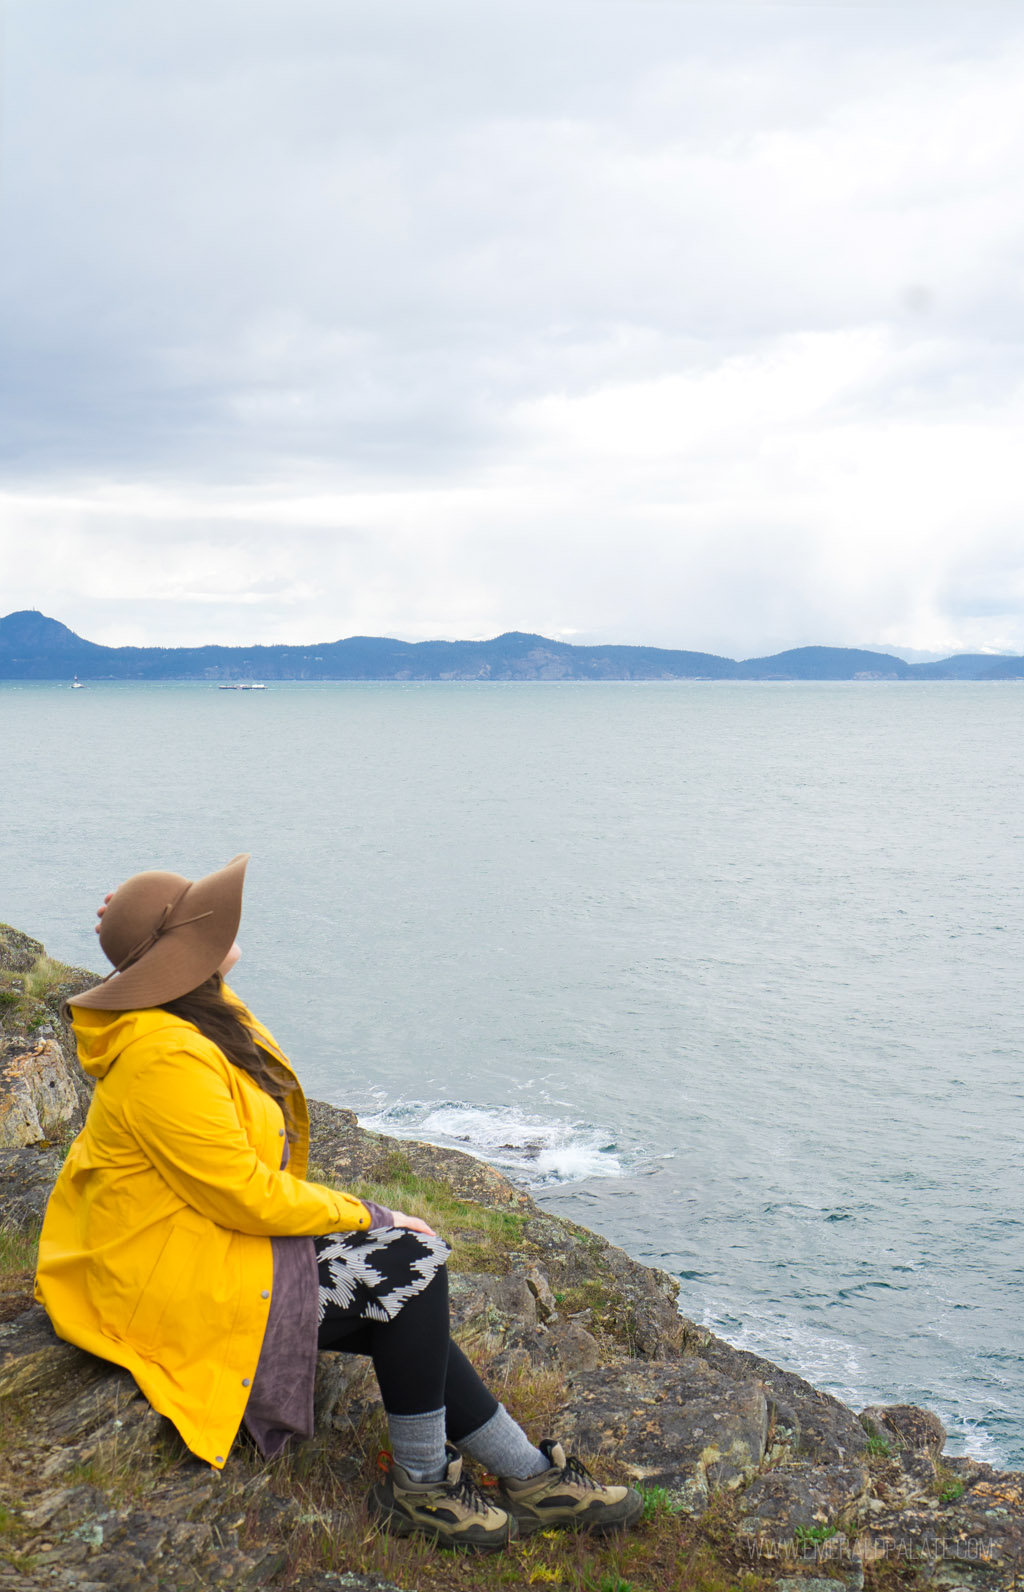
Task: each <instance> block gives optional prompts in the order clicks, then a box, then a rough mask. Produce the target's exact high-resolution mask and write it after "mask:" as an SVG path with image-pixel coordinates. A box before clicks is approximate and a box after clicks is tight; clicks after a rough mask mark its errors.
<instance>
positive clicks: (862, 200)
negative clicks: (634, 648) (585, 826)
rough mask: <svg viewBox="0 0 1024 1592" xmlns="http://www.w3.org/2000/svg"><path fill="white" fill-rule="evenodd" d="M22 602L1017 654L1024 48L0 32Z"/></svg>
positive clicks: (99, 28)
mask: <svg viewBox="0 0 1024 1592" xmlns="http://www.w3.org/2000/svg"><path fill="white" fill-rule="evenodd" d="M4 74H5V81H4V85H3V90H4V102H5V123H4V141H3V149H2V154H0V179H2V181H0V223H2V227H3V236H4V239H5V244H4V249H3V255H2V263H0V298H2V310H0V336H2V337H3V342H4V347H5V349H6V351H7V352H6V356H5V361H4V372H3V390H2V394H0V465H2V481H0V511H2V512H0V525H2V530H0V591H2V593H3V594H4V599H5V600H4V603H3V609H4V611H7V610H9V609H13V608H18V607H24V606H35V607H39V608H42V609H43V610H44V611H46V612H49V613H52V614H54V615H55V616H56V617H58V618H61V619H62V620H64V621H65V622H66V623H69V624H71V625H72V626H73V627H74V628H75V629H77V630H79V631H80V632H81V633H83V634H85V635H87V636H89V637H90V639H94V640H98V641H106V642H110V643H120V642H144V641H146V642H163V643H168V644H178V643H181V644H185V643H191V642H205V641H214V640H217V641H225V642H236V641H237V642H246V641H252V640H264V641H276V640H288V641H306V640H316V639H334V638H336V637H339V636H342V635H347V634H352V633H363V634H367V633H378V634H380V633H385V634H392V635H398V636H402V637H405V638H408V639H414V640H415V639H422V638H425V637H429V636H467V637H468V636H483V635H491V634H494V633H496V632H498V631H500V630H504V629H511V628H516V629H528V630H536V631H540V632H543V633H545V634H550V635H554V636H562V637H565V638H566V639H579V640H607V641H636V642H649V643H653V644H656V645H663V646H681V647H694V648H700V649H706V650H709V651H716V652H721V653H725V654H727V655H729V656H733V657H736V656H749V655H752V654H755V653H758V652H766V651H771V650H775V649H777V648H779V647H783V646H788V645H795V644H800V643H804V642H828V643H831V644H835V645H841V644H859V643H863V642H878V643H889V644H894V645H898V644H902V645H904V646H910V647H920V648H925V649H932V650H935V651H940V652H944V653H945V652H950V651H955V650H976V649H983V648H990V647H991V648H999V649H1007V650H1013V651H1021V650H1024V547H1022V535H1021V525H1022V514H1024V486H1022V484H1021V479H1020V471H1019V468H1018V467H1017V465H1016V455H1017V453H1018V452H1019V441H1018V439H1019V437H1020V435H1021V421H1022V418H1024V417H1022V408H1024V396H1022V370H1021V357H1020V355H1021V347H1022V342H1024V248H1022V243H1024V236H1022V235H1024V217H1022V202H1021V198H1020V182H1019V173H1020V170H1021V167H1022V160H1024V24H1021V23H1020V21H1019V17H1018V15H1017V14H1016V13H1015V11H1014V10H1011V9H1010V8H1002V7H995V6H993V7H978V8H975V9H973V10H972V11H971V13H970V14H966V13H965V10H964V8H961V7H958V6H957V7H944V6H942V5H939V6H925V5H916V4H908V5H904V6H897V7H890V8H882V7H874V6H863V5H839V6H837V5H832V4H824V3H823V4H820V5H818V4H804V5H792V6H786V5H775V4H767V3H760V0H757V3H749V4H745V5H740V4H715V5H705V4H686V3H672V0H643V3H636V0H548V3H545V4H543V5H540V4H534V3H531V0H527V3H517V4H516V5H515V6H511V5H504V4H498V5H495V6H488V7H480V6H479V5H477V4H469V3H452V0H431V3H430V4H427V5H424V4H423V3H422V0H384V3H382V0H374V3H373V4H364V3H353V0H340V3H338V0H296V3H293V4H291V5H289V6H287V7H283V6H280V5H279V4H270V3H260V0H247V3H246V4H244V5H243V4H241V3H239V0H206V3H204V4H203V5H202V6H200V5H198V4H195V3H193V0H182V3H180V4H178V5H177V6H175V7H173V8H164V10H163V11H159V10H153V9H152V8H146V9H145V11H144V12H140V11H139V9H138V7H134V6H132V5H129V4H127V3H124V0H93V3H92V4H90V6H89V7H87V8H84V7H81V6H76V5H75V4H73V3H72V0H9V4H8V9H7V12H6V42H5V49H4Z"/></svg>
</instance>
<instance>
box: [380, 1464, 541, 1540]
mask: <svg viewBox="0 0 1024 1592" xmlns="http://www.w3.org/2000/svg"><path fill="white" fill-rule="evenodd" d="M445 1452H446V1453H447V1454H448V1456H449V1457H448V1468H447V1470H446V1471H445V1473H444V1476H443V1477H442V1478H441V1480H440V1481H413V1480H412V1477H411V1476H409V1474H408V1472H406V1471H404V1470H403V1469H402V1467H401V1465H397V1464H396V1463H395V1461H394V1460H393V1459H392V1460H390V1462H389V1463H388V1465H387V1468H386V1469H385V1471H384V1474H383V1476H382V1478H381V1480H380V1481H378V1482H375V1483H374V1485H373V1487H372V1488H371V1489H370V1498H369V1510H370V1514H371V1515H373V1516H374V1517H375V1518H376V1519H377V1520H378V1521H379V1522H380V1524H381V1526H382V1528H383V1529H384V1530H385V1531H388V1532H390V1533H391V1535H392V1536H396V1537H409V1536H412V1535H413V1533H414V1532H421V1533H422V1534H423V1535H424V1536H427V1537H432V1538H433V1540H434V1541H435V1542H436V1543H438V1544H439V1545H440V1546H441V1547H442V1548H471V1549H474V1550H475V1551H477V1552H479V1553H496V1552H497V1551H498V1549H499V1548H504V1547H505V1545H506V1544H507V1543H508V1542H509V1540H510V1539H511V1538H512V1537H514V1536H515V1535H516V1523H515V1521H514V1520H513V1519H512V1518H511V1516H510V1515H508V1514H507V1513H506V1511H505V1510H504V1509H498V1508H496V1507H495V1505H494V1504H491V1503H488V1501H487V1499H486V1498H485V1497H484V1496H483V1494H482V1493H481V1492H480V1491H479V1489H478V1488H477V1487H475V1486H474V1485H473V1483H472V1482H471V1481H468V1480H467V1479H466V1478H465V1477H464V1476H463V1474H462V1457H461V1455H459V1454H457V1453H456V1452H455V1450H454V1449H453V1448H451V1447H450V1446H449V1447H447V1448H446V1450H445Z"/></svg>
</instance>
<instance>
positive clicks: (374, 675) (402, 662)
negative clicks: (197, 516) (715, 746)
mask: <svg viewBox="0 0 1024 1592" xmlns="http://www.w3.org/2000/svg"><path fill="white" fill-rule="evenodd" d="M72 674H76V675H78V677H79V678H80V679H82V680H208V681H210V682H211V683H231V682H235V681H241V680H268V681H269V680H382V681H383V680H399V681H401V680H493V681H510V680H764V681H772V680H776V681H784V680H865V681H871V680H1007V679H1024V657H1019V658H1014V657H1005V656H993V655H992V654H989V653H961V654H956V655H954V656H952V657H950V658H947V659H944V660H943V661H941V662H937V663H919V664H912V663H907V662H905V660H904V659H902V658H898V657H895V656H894V655H893V654H890V653H882V652H871V651H867V650H866V649H864V648H860V647H825V646H810V647H792V648H789V649H787V650H786V651H784V652H779V653H773V654H772V655H771V656H769V657H762V658H747V659H745V660H737V659H734V658H725V657H722V656H720V655H719V654H717V653H711V652H694V651H687V650H685V649H676V648H668V647H649V646H628V645H622V644H620V643H609V644H607V645H601V644H599V645H591V646H581V645H578V644H576V643H574V642H568V641H553V640H550V639H549V638H548V637H546V636H539V635H535V634H533V633H531V632H528V631H520V630H508V631H505V632H503V633H502V634H501V635H499V636H494V637H492V638H491V639H490V640H487V641H398V640H395V639H394V638H392V637H388V636H348V637H345V638H343V639H341V640H339V641H325V642H315V643H310V644H306V645H293V644H286V643H273V644H264V643H258V644H255V645H253V646H250V647H239V646H221V645H218V644H216V643H211V644H208V645H206V646H202V647H107V646H103V645H102V644H101V643H99V642H95V641H88V640H86V639H85V638H84V637H82V636H79V635H77V634H76V632H75V631H73V630H71V629H70V628H69V627H68V626H67V625H65V624H63V623H62V622H61V621H60V620H59V619H52V618H50V616H49V615H47V614H43V613H40V612H39V611H38V610H37V609H34V608H23V609H17V610H15V611H14V612H12V613H10V614H7V615H5V616H4V617H3V618H0V680H63V679H67V678H68V677H69V676H70V675H72Z"/></svg>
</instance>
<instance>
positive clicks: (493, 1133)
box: [359, 1100, 622, 1188]
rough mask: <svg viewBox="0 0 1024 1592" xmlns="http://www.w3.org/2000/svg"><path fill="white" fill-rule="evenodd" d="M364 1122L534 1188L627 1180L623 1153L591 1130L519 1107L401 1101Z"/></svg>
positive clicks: (463, 1102)
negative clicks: (468, 1157)
mask: <svg viewBox="0 0 1024 1592" xmlns="http://www.w3.org/2000/svg"><path fill="white" fill-rule="evenodd" d="M359 1120H360V1123H361V1124H362V1126H363V1127H364V1128H371V1129H372V1130H374V1131H375V1132H377V1133H388V1134H391V1135H392V1137H394V1138H398V1139H423V1140H425V1141H426V1142H427V1143H428V1144H440V1145H444V1146H446V1147H448V1148H449V1149H459V1150H468V1151H469V1152H470V1153H471V1154H473V1155H478V1156H479V1157H480V1158H481V1160H484V1161H489V1162H490V1163H491V1165H492V1166H496V1167H498V1169H499V1170H500V1171H502V1172H505V1173H506V1174H507V1175H508V1176H509V1177H511V1178H513V1179H514V1180H515V1182H517V1183H521V1184H524V1185H525V1186H526V1187H528V1188H543V1187H544V1186H545V1185H547V1186H550V1185H552V1184H556V1183H577V1182H579V1181H580V1180H581V1179H582V1178H587V1177H619V1176H621V1174H622V1162H621V1159H620V1156H619V1153H618V1150H617V1147H616V1146H615V1145H614V1144H611V1143H609V1142H608V1138H607V1135H605V1134H602V1133H600V1132H599V1131H598V1129H597V1128H595V1127H594V1126H592V1125H591V1124H589V1123H582V1122H567V1121H565V1120H560V1119H557V1118H556V1119H554V1120H553V1119H551V1118H549V1117H539V1116H533V1115H531V1114H529V1113H527V1112H524V1111H519V1110H517V1109H516V1108H515V1107H514V1106H508V1107H495V1106H478V1105H470V1104H468V1103H466V1102H465V1101H459V1100H446V1101H442V1102H431V1103H428V1102H425V1101H414V1100H398V1101H394V1102H392V1103H391V1104H389V1105H387V1106H384V1107H383V1108H381V1109H379V1110H378V1111H376V1112H375V1113H374V1114H373V1115H372V1116H365V1115H362V1114H360V1118H359Z"/></svg>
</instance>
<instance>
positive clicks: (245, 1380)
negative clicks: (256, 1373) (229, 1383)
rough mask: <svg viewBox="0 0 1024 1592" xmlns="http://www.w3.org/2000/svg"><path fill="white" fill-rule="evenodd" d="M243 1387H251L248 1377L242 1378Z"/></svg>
mask: <svg viewBox="0 0 1024 1592" xmlns="http://www.w3.org/2000/svg"><path fill="white" fill-rule="evenodd" d="M242 1386H243V1387H248V1386H249V1378H248V1377H247V1376H243V1378H242Z"/></svg>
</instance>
